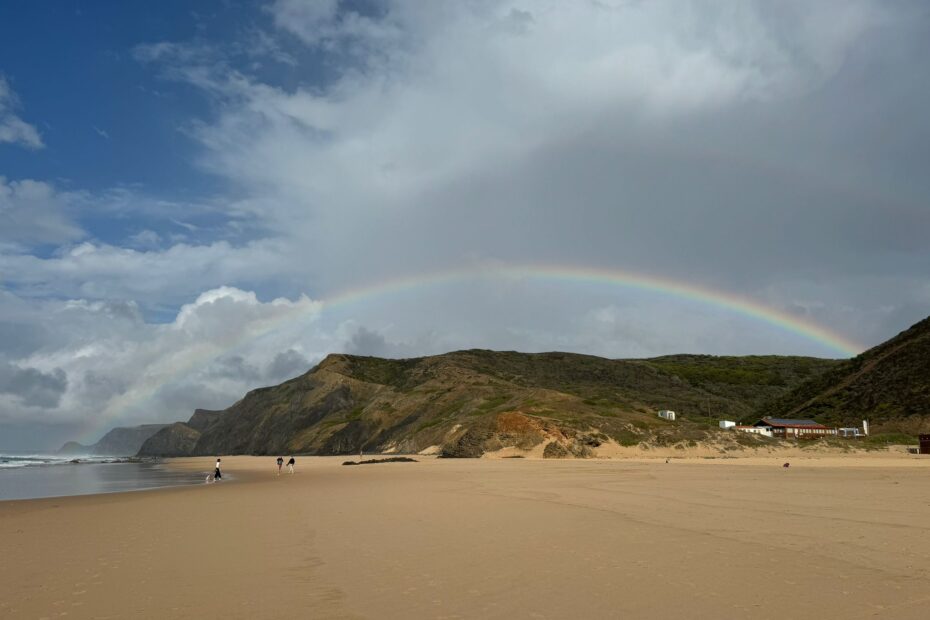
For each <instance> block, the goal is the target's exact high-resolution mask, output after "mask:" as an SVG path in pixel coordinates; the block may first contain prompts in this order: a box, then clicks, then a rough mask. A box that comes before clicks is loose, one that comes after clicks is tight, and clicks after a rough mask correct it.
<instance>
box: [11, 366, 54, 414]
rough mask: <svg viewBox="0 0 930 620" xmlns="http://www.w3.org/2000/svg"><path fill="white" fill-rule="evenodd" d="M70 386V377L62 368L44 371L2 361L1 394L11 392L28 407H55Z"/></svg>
mask: <svg viewBox="0 0 930 620" xmlns="http://www.w3.org/2000/svg"><path fill="white" fill-rule="evenodd" d="M67 387H68V377H67V375H65V372H64V371H63V370H62V369H61V368H55V369H54V370H52V371H51V372H48V373H46V372H42V371H41V370H38V369H36V368H20V367H18V366H14V365H13V364H9V363H5V362H0V394H10V395H13V396H15V397H17V398H19V399H20V401H21V402H22V404H23V405H25V406H27V407H38V408H40V409H53V408H55V407H57V406H58V403H59V402H60V401H61V396H62V394H64V392H65V390H66V389H67Z"/></svg>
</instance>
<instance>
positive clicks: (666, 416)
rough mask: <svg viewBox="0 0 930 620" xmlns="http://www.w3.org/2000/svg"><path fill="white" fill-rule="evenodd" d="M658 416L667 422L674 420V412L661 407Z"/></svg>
mask: <svg viewBox="0 0 930 620" xmlns="http://www.w3.org/2000/svg"><path fill="white" fill-rule="evenodd" d="M659 417H660V418H662V419H663V420H668V421H669V422H674V421H675V412H674V411H669V410H668V409H663V410H662V411H660V412H659Z"/></svg>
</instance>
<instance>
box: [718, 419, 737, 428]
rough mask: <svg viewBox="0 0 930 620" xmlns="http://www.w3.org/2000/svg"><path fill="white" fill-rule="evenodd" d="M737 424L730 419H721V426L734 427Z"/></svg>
mask: <svg viewBox="0 0 930 620" xmlns="http://www.w3.org/2000/svg"><path fill="white" fill-rule="evenodd" d="M734 426H736V422H731V421H730V420H720V428H733V427H734Z"/></svg>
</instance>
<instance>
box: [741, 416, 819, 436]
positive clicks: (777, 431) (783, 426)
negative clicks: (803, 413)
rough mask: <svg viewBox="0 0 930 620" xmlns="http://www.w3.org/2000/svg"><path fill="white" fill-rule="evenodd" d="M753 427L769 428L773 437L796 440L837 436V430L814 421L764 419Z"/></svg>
mask: <svg viewBox="0 0 930 620" xmlns="http://www.w3.org/2000/svg"><path fill="white" fill-rule="evenodd" d="M753 426H755V427H757V428H769V429H771V431H772V436H773V437H780V438H789V437H793V438H795V439H817V438H819V437H826V436H827V435H836V429H835V428H830V427H828V426H824V425H823V424H820V423H818V422H814V421H813V420H790V419H786V418H762V419H761V420H759V421H758V422H756V423H755V424H754V425H753Z"/></svg>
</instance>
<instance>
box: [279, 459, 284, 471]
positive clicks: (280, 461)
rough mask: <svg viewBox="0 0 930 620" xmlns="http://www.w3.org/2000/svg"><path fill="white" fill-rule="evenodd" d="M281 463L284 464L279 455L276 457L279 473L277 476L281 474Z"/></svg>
mask: <svg viewBox="0 0 930 620" xmlns="http://www.w3.org/2000/svg"><path fill="white" fill-rule="evenodd" d="M282 465H284V459H282V458H281V457H280V456H279V457H278V475H279V476H280V475H281V466H282Z"/></svg>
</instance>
